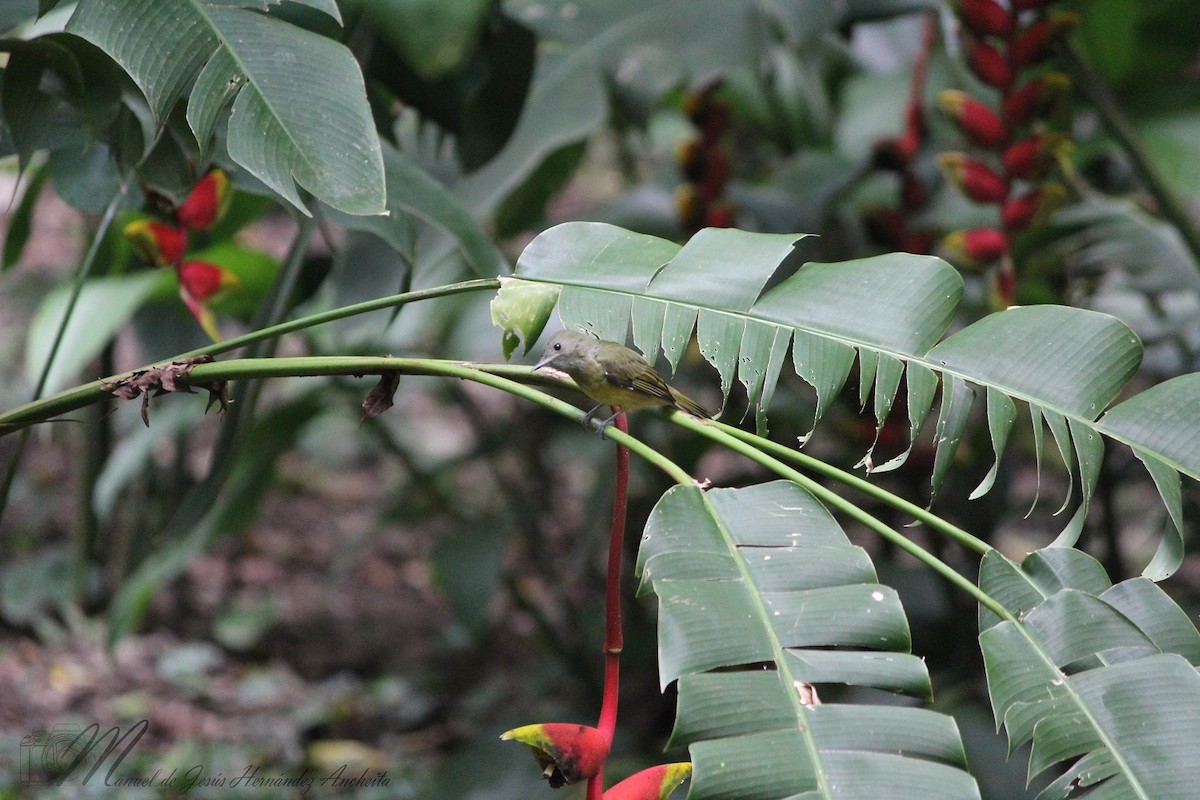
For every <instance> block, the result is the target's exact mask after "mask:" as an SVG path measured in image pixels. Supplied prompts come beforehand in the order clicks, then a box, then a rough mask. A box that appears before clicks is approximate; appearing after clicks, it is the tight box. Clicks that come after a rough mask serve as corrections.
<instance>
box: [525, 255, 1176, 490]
mask: <svg viewBox="0 0 1200 800" xmlns="http://www.w3.org/2000/svg"><path fill="white" fill-rule="evenodd" d="M515 277H516V278H517V279H519V280H523V281H529V282H530V283H543V284H547V285H550V286H559V287H564V286H570V287H572V288H575V289H586V290H587V291H589V292H596V293H598V294H610V295H613V296H615V297H630V298H642V299H644V300H648V301H652V302H657V303H668V304H673V305H678V306H684V307H687V308H694V309H696V311H697V313H698V312H700V311H707V312H710V313H713V314H723V315H725V316H728V317H736V318H738V319H741V320H742V321H743V322H745V321H753V322H756V323H759V324H762V325H771V326H774V327H776V328H780V329H783V330H790V331H792V332H793V333H794V332H795V331H803V332H805V333H809V334H812V335H814V336H819V337H821V338H823V339H827V340H829V341H833V342H838V343H839V344H844V345H846V346H847V347H853V348H856V349H857V348H865V349H867V350H871V351H873V352H875V353H878V354H879V355H884V356H890V357H892V358H895V359H897V360H899V361H903V362H905V363H909V364H917V365H919V366H923V367H925V368H927V369H929V370H931V371H933V372H936V373H938V374H940V375H943V376H945V375H950V376H953V377H957V378H961V379H963V380H964V381H967V382H968V383H973V384H975V385H976V386H983V387H991V388H993V389H996V390H998V391H1001V392H1003V393H1004V394H1006V395H1008V396H1009V397H1011V398H1014V399H1016V400H1021V401H1023V402H1025V403H1028V404H1029V405H1032V406H1037V407H1038V408H1045V409H1049V410H1051V411H1054V412H1055V413H1057V414H1060V415H1062V416H1063V417H1066V418H1068V419H1073V420H1075V421H1077V422H1081V423H1083V424H1085V425H1087V426H1088V427H1090V428H1092V429H1093V430H1095V431H1096V432H1097V433H1101V434H1103V435H1105V436H1108V437H1109V438H1110V439H1113V440H1115V441H1120V442H1122V443H1124V444H1127V445H1129V446H1130V447H1133V446H1134V444H1133V443H1132V442H1129V441H1127V440H1126V439H1124V438H1122V437H1118V436H1113V435H1111V434H1109V433H1108V432H1107V431H1105V430H1103V429H1102V428H1100V427H1099V426H1098V422H1099V417H1100V415H1102V414H1103V412H1104V410H1105V409H1100V414H1098V415H1097V416H1096V417H1095V418H1092V419H1089V418H1088V417H1084V416H1080V415H1079V414H1077V413H1075V412H1074V411H1068V410H1066V409H1064V408H1061V407H1059V406H1056V405H1054V404H1051V403H1046V402H1043V401H1041V400H1037V399H1034V398H1031V397H1029V396H1028V395H1027V394H1026V393H1025V392H1021V391H1017V390H1015V389H1011V388H1009V387H1007V386H1000V385H998V384H994V383H988V382H986V381H982V380H980V379H979V377H978V376H974V375H971V374H969V373H966V372H962V371H960V370H956V369H953V368H950V367H946V366H943V365H941V364H940V363H938V362H936V361H932V360H929V359H927V358H925V357H924V356H918V355H914V354H911V353H902V352H900V351H897V350H891V349H889V348H885V347H881V346H879V345H876V344H871V343H868V342H862V341H856V340H854V339H847V338H845V337H843V336H838V335H836V334H832V333H829V332H828V331H824V330H818V329H814V328H807V327H804V326H802V325H786V324H784V323H781V322H776V321H775V320H770V319H764V318H762V317H756V316H754V315H753V314H751V313H749V312H745V311H731V310H729V309H728V308H721V307H718V306H712V305H707V304H704V303H692V302H686V301H683V300H675V299H671V298H666V297H660V296H658V295H654V294H650V293H648V292H644V291H631V290H624V289H609V288H605V287H599V286H595V285H593V284H588V283H580V282H576V281H565V280H562V281H558V280H555V281H550V280H546V279H544V278H530V277H526V276H522V275H517V276H515ZM760 297H762V295H760ZM1139 447H1140V449H1141V450H1142V452H1147V453H1149V452H1150V451H1147V450H1146V449H1145V447H1143V446H1140V445H1139ZM1155 457H1156V458H1158V459H1159V460H1160V461H1164V462H1165V461H1166V459H1163V458H1162V457H1161V456H1157V455H1155ZM1167 463H1169V462H1167ZM1189 474H1190V473H1189Z"/></svg>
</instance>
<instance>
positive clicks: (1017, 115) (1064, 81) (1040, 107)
mask: <svg viewBox="0 0 1200 800" xmlns="http://www.w3.org/2000/svg"><path fill="white" fill-rule="evenodd" d="M1069 88H1071V79H1070V78H1068V77H1067V76H1066V75H1064V74H1063V73H1061V72H1048V73H1046V74H1045V75H1041V76H1039V77H1037V78H1034V79H1033V80H1031V81H1029V82H1028V83H1026V84H1025V85H1024V86H1022V87H1020V88H1019V89H1017V90H1016V91H1015V92H1013V93H1012V94H1010V95H1009V96H1008V97H1006V98H1004V116H1005V117H1007V118H1008V121H1009V123H1010V124H1012V125H1024V124H1025V123H1027V122H1029V121H1031V120H1034V119H1037V118H1038V117H1044V116H1045V115H1046V114H1048V113H1050V111H1051V110H1052V109H1053V108H1054V106H1055V104H1056V103H1058V101H1059V100H1061V99H1062V97H1063V95H1065V94H1066V93H1067V90H1068V89H1069Z"/></svg>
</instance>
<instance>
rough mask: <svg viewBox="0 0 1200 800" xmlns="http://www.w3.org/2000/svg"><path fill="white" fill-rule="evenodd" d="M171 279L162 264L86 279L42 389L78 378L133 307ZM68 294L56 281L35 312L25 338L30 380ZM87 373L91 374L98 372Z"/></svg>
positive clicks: (52, 337)
mask: <svg viewBox="0 0 1200 800" xmlns="http://www.w3.org/2000/svg"><path fill="white" fill-rule="evenodd" d="M173 280H174V276H173V275H172V273H171V272H170V271H168V270H161V271H153V272H150V271H146V272H136V273H133V274H131V275H121V276H118V277H111V278H94V279H92V280H89V281H87V282H86V283H85V284H84V285H83V288H82V289H81V290H80V293H79V297H78V298H76V300H75V303H74V305H73V306H71V307H70V308H71V319H70V322H68V323H67V327H66V330H65V331H63V335H62V342H61V344H59V346H58V350H57V353H56V354H55V358H54V365H53V366H52V367H51V369H50V372H49V373H48V375H47V378H46V387H45V392H46V393H52V392H56V391H58V390H59V389H62V388H63V387H64V386H67V385H69V384H70V382H71V381H73V380H75V379H77V378H78V377H79V376H80V373H81V372H82V371H83V369H84V368H85V367H86V366H87V365H88V364H89V363H90V362H91V361H92V359H94V358H95V357H96V356H97V355H99V354H100V351H101V350H103V349H104V348H105V346H107V345H108V343H109V342H110V341H112V338H113V337H114V336H115V335H116V334H117V331H119V330H121V328H122V327H124V325H125V323H126V322H128V321H129V318H130V317H132V316H133V314H134V312H135V311H137V310H138V309H139V308H141V306H142V304H144V303H145V302H146V301H147V300H148V299H149V298H150V297H151V295H153V294H154V293H155V292H156V291H161V290H163V289H165V288H166V287H167V286H170V285H171V284H172V282H173ZM70 300H71V287H70V286H68V285H63V286H59V287H58V288H56V289H55V290H53V291H52V292H50V294H48V295H47V296H46V299H45V300H44V301H42V305H41V307H40V308H39V309H38V311H37V314H35V315H34V318H33V322H32V323H31V324H30V326H29V336H28V338H27V339H26V342H25V364H26V366H27V368H28V370H29V373H30V376H29V377H30V382H31V383H33V382H36V380H37V378H36V376H37V374H38V373H39V372H40V371H41V370H42V369H43V368H44V365H45V363H46V359H47V358H49V356H50V352H51V350H52V349H53V347H54V340H55V337H56V335H57V334H58V330H59V326H60V325H61V324H62V319H63V315H64V314H66V313H67V309H68V304H69V303H70ZM86 377H87V378H88V379H89V380H90V379H94V378H96V377H99V376H96V375H89V376H86Z"/></svg>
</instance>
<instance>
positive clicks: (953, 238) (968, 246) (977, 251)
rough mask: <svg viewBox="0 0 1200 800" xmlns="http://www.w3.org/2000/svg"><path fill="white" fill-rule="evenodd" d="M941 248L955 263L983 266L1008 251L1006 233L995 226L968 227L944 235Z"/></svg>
mask: <svg viewBox="0 0 1200 800" xmlns="http://www.w3.org/2000/svg"><path fill="white" fill-rule="evenodd" d="M941 248H942V249H943V250H944V251H946V254H947V255H948V256H949V257H950V260H952V261H954V262H955V263H958V264H963V265H966V266H971V267H983V266H987V265H988V264H991V263H992V262H993V261H995V260H996V259H998V258H1000V257H1001V256H1003V255H1004V254H1005V253H1007V252H1008V235H1007V234H1005V233H1004V231H998V230H996V229H995V228H970V229H968V230H964V231H955V232H954V233H951V234H948V235H947V236H945V237H944V238H943V239H942V241H941Z"/></svg>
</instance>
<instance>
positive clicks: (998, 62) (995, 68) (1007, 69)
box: [967, 38, 1013, 89]
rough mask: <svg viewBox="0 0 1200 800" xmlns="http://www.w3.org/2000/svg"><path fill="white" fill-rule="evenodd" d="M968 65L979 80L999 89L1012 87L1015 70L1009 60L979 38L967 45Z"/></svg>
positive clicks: (971, 40)
mask: <svg viewBox="0 0 1200 800" xmlns="http://www.w3.org/2000/svg"><path fill="white" fill-rule="evenodd" d="M967 64H968V65H969V66H970V67H971V71H972V72H974V73H975V75H976V77H978V78H979V80H981V81H983V82H984V83H986V84H987V85H988V86H995V87H996V88H997V89H1007V88H1008V87H1010V86H1012V82H1013V70H1012V67H1011V66H1009V63H1008V59H1007V58H1005V57H1004V54H1003V53H1001V52H1000V51H999V50H997V49H996V48H994V47H992V46H991V45H990V44H988V43H987V42H985V41H983V40H982V39H978V38H971V39H970V40H969V42H968V44H967Z"/></svg>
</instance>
